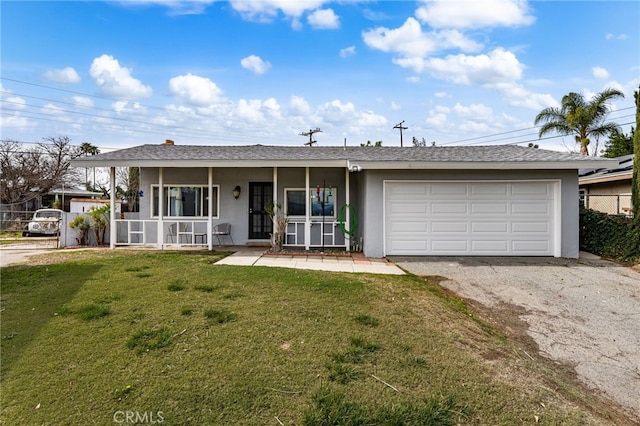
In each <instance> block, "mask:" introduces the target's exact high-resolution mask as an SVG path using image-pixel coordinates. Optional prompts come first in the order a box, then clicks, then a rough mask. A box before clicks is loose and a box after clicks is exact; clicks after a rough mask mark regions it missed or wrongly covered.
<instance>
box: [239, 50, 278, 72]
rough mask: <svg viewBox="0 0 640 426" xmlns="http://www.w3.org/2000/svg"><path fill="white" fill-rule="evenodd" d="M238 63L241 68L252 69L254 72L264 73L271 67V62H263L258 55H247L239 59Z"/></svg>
mask: <svg viewBox="0 0 640 426" xmlns="http://www.w3.org/2000/svg"><path fill="white" fill-rule="evenodd" d="M240 65H242V68H245V69H248V70H249V71H252V72H253V73H254V74H264V73H265V72H267V71H268V70H269V68H271V64H270V63H269V62H265V61H263V60H262V58H260V56H256V55H249V56H247V57H246V58H242V59H241V60H240Z"/></svg>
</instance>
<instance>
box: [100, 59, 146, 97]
mask: <svg viewBox="0 0 640 426" xmlns="http://www.w3.org/2000/svg"><path fill="white" fill-rule="evenodd" d="M89 74H90V75H91V78H93V79H94V81H95V82H96V84H97V85H98V86H99V87H100V89H101V90H102V92H103V93H104V94H106V95H108V96H116V97H119V98H123V99H135V98H148V97H150V96H151V95H152V94H153V90H152V89H151V87H149V86H145V85H144V84H142V82H141V81H140V80H138V79H136V78H133V77H132V76H131V70H130V69H129V68H126V67H122V66H120V63H119V62H118V60H117V59H115V58H114V57H113V56H111V55H102V56H100V57H99V58H95V59H94V60H93V62H92V64H91V69H90V70H89Z"/></svg>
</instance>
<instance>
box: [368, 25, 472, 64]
mask: <svg viewBox="0 0 640 426" xmlns="http://www.w3.org/2000/svg"><path fill="white" fill-rule="evenodd" d="M362 39H363V40H364V42H365V44H366V45H367V46H369V47H371V48H373V49H377V50H381V51H383V52H394V53H399V54H401V55H402V56H403V57H405V58H411V60H413V59H415V58H423V57H425V56H426V55H429V54H432V53H434V52H437V51H439V50H444V49H452V48H456V49H460V50H462V51H466V52H474V51H477V50H479V49H480V48H481V47H482V46H481V45H480V44H479V43H477V42H475V41H473V40H471V39H469V38H467V37H465V36H464V34H462V33H460V32H459V31H457V30H444V31H432V32H428V33H427V32H424V31H422V26H421V25H420V23H419V22H418V21H417V20H416V19H415V18H407V20H406V21H405V22H404V24H402V26H400V27H398V28H395V29H389V28H386V27H378V28H374V29H372V30H369V31H365V32H363V33H362Z"/></svg>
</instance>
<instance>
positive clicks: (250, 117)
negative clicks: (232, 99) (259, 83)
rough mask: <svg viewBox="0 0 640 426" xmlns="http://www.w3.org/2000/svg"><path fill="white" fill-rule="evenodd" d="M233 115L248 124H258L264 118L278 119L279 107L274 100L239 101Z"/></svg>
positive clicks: (279, 116) (279, 115)
mask: <svg viewBox="0 0 640 426" xmlns="http://www.w3.org/2000/svg"><path fill="white" fill-rule="evenodd" d="M235 115H237V116H238V117H239V118H242V119H244V120H246V121H248V122H253V123H259V122H263V121H265V118H269V119H276V120H277V119H280V118H282V117H281V114H280V105H278V102H277V101H276V100H275V99H274V98H269V99H267V100H266V101H261V100H260V99H250V100H245V99H240V101H239V102H238V105H237V106H236V109H235Z"/></svg>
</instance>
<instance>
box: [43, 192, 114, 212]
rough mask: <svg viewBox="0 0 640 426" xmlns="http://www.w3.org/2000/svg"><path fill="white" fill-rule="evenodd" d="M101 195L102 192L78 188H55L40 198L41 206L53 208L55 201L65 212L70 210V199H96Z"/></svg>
mask: <svg viewBox="0 0 640 426" xmlns="http://www.w3.org/2000/svg"><path fill="white" fill-rule="evenodd" d="M101 195H102V192H96V191H88V190H86V189H78V188H56V189H52V190H51V191H49V193H48V194H47V195H45V196H44V197H43V198H42V205H45V206H53V203H54V202H55V201H58V202H60V207H61V208H62V210H64V211H65V212H70V211H72V210H71V199H72V198H74V197H82V198H98V197H100V196H101Z"/></svg>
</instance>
